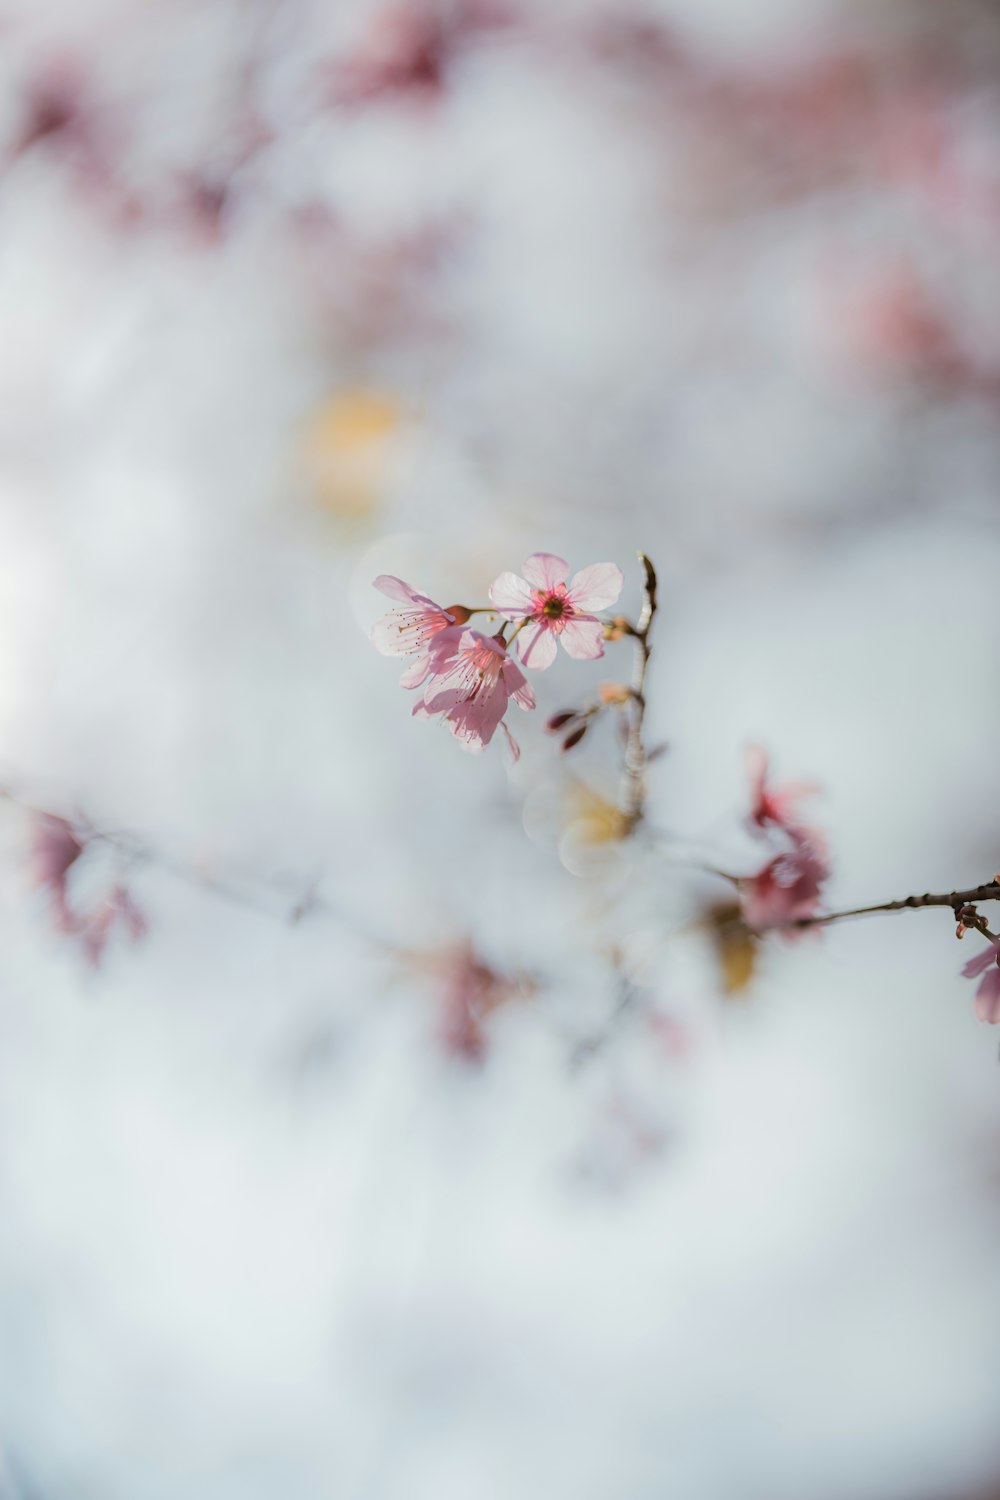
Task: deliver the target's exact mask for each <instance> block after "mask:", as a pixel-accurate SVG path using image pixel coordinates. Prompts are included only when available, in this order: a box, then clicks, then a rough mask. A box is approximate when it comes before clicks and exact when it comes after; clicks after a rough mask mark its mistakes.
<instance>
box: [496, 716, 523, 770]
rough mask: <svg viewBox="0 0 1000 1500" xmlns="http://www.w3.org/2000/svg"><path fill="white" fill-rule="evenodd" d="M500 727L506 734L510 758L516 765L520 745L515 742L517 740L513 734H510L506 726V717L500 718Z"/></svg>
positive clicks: (519, 754)
mask: <svg viewBox="0 0 1000 1500" xmlns="http://www.w3.org/2000/svg"><path fill="white" fill-rule="evenodd" d="M500 728H501V729H502V730H503V732H504V734H505V735H506V736H507V748H508V750H509V751H510V754H511V759H512V760H513V762H514V764H515V765H517V763H518V761H519V760H520V759H521V747H520V745H519V744H518V743H517V740H516V739H515V738H514V736H513V735H512V734H511V732H510V730H509V729H508V728H507V721H506V719H501V721H500Z"/></svg>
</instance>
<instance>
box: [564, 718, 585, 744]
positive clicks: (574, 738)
mask: <svg viewBox="0 0 1000 1500" xmlns="http://www.w3.org/2000/svg"><path fill="white" fill-rule="evenodd" d="M588 728H589V725H587V724H581V725H580V727H579V729H574V730H573V733H572V734H568V735H567V736H566V738H565V739H564V740H563V742H562V747H563V749H564V750H572V748H573V746H574V745H578V744H579V743H580V741H581V740H582V739H583V737H584V735H585V734H586V733H587V730H588Z"/></svg>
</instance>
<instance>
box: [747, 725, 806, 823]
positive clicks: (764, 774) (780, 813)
mask: <svg viewBox="0 0 1000 1500" xmlns="http://www.w3.org/2000/svg"><path fill="white" fill-rule="evenodd" d="M746 763H747V775H748V777H749V779H750V795H751V807H750V816H749V822H750V831H751V833H763V832H765V831H766V830H767V829H768V828H769V827H776V828H783V829H785V831H786V832H789V831H791V830H792V829H799V830H803V831H805V825H804V824H803V823H801V822H800V821H799V818H798V816H797V815H796V812H795V805H796V803H797V802H800V801H801V800H802V798H803V797H811V796H813V795H814V794H815V793H816V792H817V791H818V790H819V788H818V787H817V786H816V785H815V783H814V782H809V781H786V782H785V783H784V785H783V786H771V785H769V784H768V771H769V763H768V758H767V754H766V752H765V751H764V750H762V749H761V748H760V746H759V745H752V746H751V747H750V749H749V750H748V751H747V757H746ZM812 837H813V840H814V842H817V841H820V840H819V835H818V834H816V833H815V832H813V834H812Z"/></svg>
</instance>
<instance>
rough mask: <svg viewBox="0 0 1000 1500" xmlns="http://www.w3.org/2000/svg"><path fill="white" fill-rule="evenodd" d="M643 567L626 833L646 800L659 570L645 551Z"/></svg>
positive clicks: (625, 779)
mask: <svg viewBox="0 0 1000 1500" xmlns="http://www.w3.org/2000/svg"><path fill="white" fill-rule="evenodd" d="M639 561H640V562H641V563H642V568H643V585H642V609H641V611H640V613H639V618H638V620H637V621H636V623H635V625H634V626H632V628H631V630H630V631H629V634H630V635H631V637H632V642H633V648H634V652H635V657H634V663H633V667H632V681H631V683H630V684H629V692H630V693H631V698H632V703H631V710H630V723H629V731H628V739H627V740H626V742H625V770H624V773H623V776H622V791H621V810H622V816H623V818H624V820H625V833H626V834H630V833H632V832H633V831H634V829H635V828H636V827H637V826H638V824H639V823H640V822H641V821H642V816H643V812H644V811H645V801H646V747H645V744H644V742H643V737H642V731H643V723H644V721H645V717H646V672H647V670H648V668H649V658H650V655H651V647H650V644H649V633H650V630H651V629H652V625H653V617H654V615H655V614H656V570H655V569H654V567H653V564H652V563H651V562H650V560H649V558H648V557H647V556H646V554H645V553H644V552H640V553H639Z"/></svg>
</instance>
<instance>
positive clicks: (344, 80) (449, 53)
mask: <svg viewBox="0 0 1000 1500" xmlns="http://www.w3.org/2000/svg"><path fill="white" fill-rule="evenodd" d="M507 19H508V17H507V14H506V11H505V8H504V7H502V6H500V5H496V4H491V3H488V0H458V3H452V4H449V5H447V6H444V7H441V6H435V5H433V4H428V3H426V0H404V3H401V4H396V5H389V6H386V7H384V8H383V9H382V10H380V11H378V12H377V13H376V14H375V17H374V20H373V24H372V26H371V29H370V31H369V33H368V36H367V38H366V39H365V41H364V42H363V43H362V45H361V47H360V48H359V49H358V51H357V52H356V54H355V55H354V56H353V57H351V58H350V59H348V60H347V61H346V62H343V63H340V64H339V65H338V66H337V67H336V69H335V70H334V74H333V100H334V102H335V103H336V104H339V105H347V106H354V107H358V106H361V105H366V104H373V103H376V102H378V101H384V100H390V99H394V98H395V99H399V100H408V101H410V102H412V103H415V104H427V103H433V102H435V101H436V100H437V99H438V98H439V97H440V96H441V94H442V93H443V92H444V89H445V86H446V83H447V80H448V75H449V73H450V71H451V69H452V66H453V64H454V63H455V61H456V60H457V58H458V57H459V56H460V55H461V53H462V52H463V51H464V50H465V49H466V48H467V47H468V45H469V44H470V43H471V42H474V41H475V40H477V39H478V37H479V36H480V35H481V34H483V33H488V32H490V31H491V30H493V29H494V28H495V27H497V26H501V25H503V24H505V23H506V21H507Z"/></svg>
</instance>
